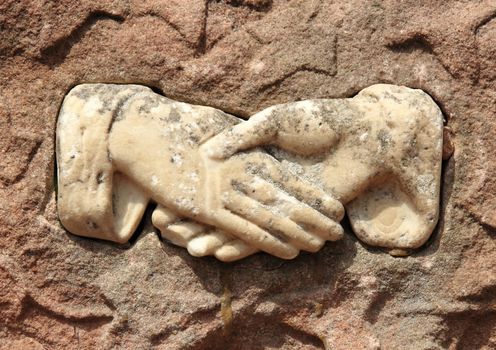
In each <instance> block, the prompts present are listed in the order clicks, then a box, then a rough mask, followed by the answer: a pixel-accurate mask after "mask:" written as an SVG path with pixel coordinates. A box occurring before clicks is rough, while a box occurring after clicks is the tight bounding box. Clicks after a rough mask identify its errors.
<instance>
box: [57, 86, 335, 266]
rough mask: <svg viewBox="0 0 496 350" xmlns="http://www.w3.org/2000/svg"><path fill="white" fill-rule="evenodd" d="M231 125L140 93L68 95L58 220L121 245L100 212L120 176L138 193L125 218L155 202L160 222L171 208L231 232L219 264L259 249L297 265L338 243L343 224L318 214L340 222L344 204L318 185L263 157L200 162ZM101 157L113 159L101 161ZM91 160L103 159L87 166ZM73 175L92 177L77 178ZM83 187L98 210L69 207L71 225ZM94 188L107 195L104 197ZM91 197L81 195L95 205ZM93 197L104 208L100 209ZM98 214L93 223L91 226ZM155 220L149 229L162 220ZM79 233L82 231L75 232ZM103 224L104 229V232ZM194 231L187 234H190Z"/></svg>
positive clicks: (112, 90)
mask: <svg viewBox="0 0 496 350" xmlns="http://www.w3.org/2000/svg"><path fill="white" fill-rule="evenodd" d="M68 118H73V120H68ZM95 121H98V123H99V124H94V123H95ZM71 122H72V123H74V124H73V125H72V124H70V123H71ZM105 123H107V124H105ZM234 123H236V119H235V118H233V117H231V116H229V115H227V114H224V113H222V112H220V111H218V110H215V109H213V108H209V107H202V106H193V105H188V104H185V103H179V102H175V101H171V100H168V99H166V98H164V97H162V96H159V95H157V94H154V93H153V92H151V91H150V90H149V89H146V88H143V87H139V88H138V87H136V86H131V87H129V86H118V85H86V86H81V87H78V88H76V89H74V90H73V91H71V93H70V94H69V95H68V96H67V97H66V100H65V101H64V107H63V112H62V113H61V118H60V120H59V127H60V125H63V127H65V129H64V130H63V132H61V131H59V133H58V134H59V140H60V142H59V143H60V145H62V146H61V147H59V148H60V149H59V153H60V154H62V155H63V156H61V158H62V159H61V161H60V162H59V172H60V174H61V176H60V177H59V183H60V184H61V189H62V190H61V191H60V192H59V194H60V195H59V198H64V201H63V203H64V205H60V206H59V213H60V214H61V215H60V217H61V219H62V220H63V223H64V224H65V225H66V227H67V226H68V225H67V223H68V222H69V221H71V220H72V224H71V225H70V227H71V228H73V229H72V231H73V232H74V233H76V234H81V235H85V236H91V237H98V238H105V239H110V240H116V241H119V242H122V241H125V240H126V238H128V237H129V234H130V232H131V231H130V230H129V229H128V230H126V232H125V233H124V234H117V233H113V232H112V230H113V228H115V227H116V225H115V224H112V220H115V218H113V217H112V214H111V211H112V205H111V204H110V211H109V209H106V208H108V207H109V204H108V195H109V192H108V189H109V188H112V185H111V184H112V178H113V177H115V176H116V175H118V176H119V178H124V179H126V180H124V181H122V180H120V181H119V183H123V184H125V185H124V186H123V187H126V188H130V187H133V188H134V189H136V190H134V189H133V191H131V194H130V195H127V196H125V198H126V203H128V204H126V203H124V205H121V206H120V207H122V208H123V209H122V210H121V211H119V212H122V213H129V212H130V211H129V210H127V209H126V206H132V205H133V199H136V200H138V201H139V203H141V204H140V205H139V208H140V210H138V211H135V212H133V211H131V212H132V213H134V214H133V215H131V219H132V220H139V218H140V213H142V208H143V203H146V201H147V200H148V199H152V200H154V201H156V202H157V203H158V204H159V210H158V211H157V215H159V214H160V213H166V211H165V209H164V208H167V209H168V211H169V212H172V213H173V214H174V215H175V216H177V217H187V218H190V219H192V220H195V221H198V222H201V223H203V224H206V225H209V226H213V227H215V228H216V230H223V231H225V232H229V236H227V235H225V236H224V237H223V238H222V239H223V242H224V243H226V244H225V245H224V246H223V247H221V249H220V250H219V251H218V252H216V256H218V257H219V258H221V259H223V260H233V259H237V258H239V257H242V256H244V255H246V254H247V252H253V251H255V250H263V251H266V252H269V253H271V254H274V255H276V256H279V257H281V258H293V257H294V256H296V255H297V254H298V252H299V250H300V249H304V250H309V251H316V250H318V249H319V248H320V247H321V246H322V244H323V243H324V240H325V239H338V238H339V237H340V236H341V234H342V229H341V227H340V226H339V225H337V224H336V223H335V222H334V221H333V220H331V219H329V218H327V217H326V216H325V215H324V214H327V215H330V216H333V217H337V218H338V219H340V218H341V217H342V215H343V208H342V206H341V204H340V203H339V202H337V201H335V200H334V199H332V198H331V197H330V196H329V195H327V194H325V193H324V192H323V191H322V190H320V189H319V188H318V187H316V186H315V185H311V184H308V183H306V182H304V181H303V180H301V179H299V178H298V177H296V176H294V175H292V174H286V173H284V172H283V171H282V170H281V168H280V165H279V163H278V162H277V161H276V160H275V159H274V158H272V157H270V156H268V155H266V154H264V153H262V152H259V151H257V152H253V153H250V154H245V155H239V156H236V157H232V158H230V159H227V160H225V161H213V160H211V159H210V158H209V157H207V156H205V155H204V152H203V151H202V150H201V149H200V145H201V144H202V142H203V141H205V140H206V139H208V138H209V137H211V136H213V135H215V134H217V133H219V132H220V131H221V130H223V129H225V128H226V127H228V126H229V125H233V124H234ZM95 125H96V126H95ZM106 125H108V126H106ZM105 133H108V135H107V134H105ZM66 135H72V136H74V135H76V136H77V137H76V138H80V140H81V142H80V143H78V142H76V143H75V145H76V148H75V154H74V157H72V156H69V153H70V152H72V151H71V148H70V147H71V144H70V141H71V140H73V138H71V139H67V138H66ZM92 140H93V141H92ZM97 140H98V142H96V141H97ZM106 140H108V141H106ZM106 145H107V146H106ZM72 146H74V144H73V145H72ZM66 148H67V149H66ZM107 153H108V155H109V157H110V158H109V160H111V162H108V160H107V159H106V157H107ZM95 154H97V155H98V154H103V157H100V156H98V157H95ZM65 156H67V159H66V158H64V157H65ZM95 159H100V161H99V163H98V162H97V163H95V164H93V165H92V160H95ZM102 164H103V165H102ZM88 165H90V166H89V168H88ZM67 167H69V168H70V169H71V171H70V172H71V173H72V174H74V177H71V179H73V180H70V181H75V182H78V183H82V184H83V186H82V187H81V186H79V187H78V191H70V190H67V189H66V188H69V187H70V186H72V185H71V184H67V181H69V178H66V177H64V176H65V173H66V170H67ZM76 169H80V170H81V171H82V172H83V173H95V176H89V177H87V178H88V180H82V178H81V176H79V175H78V174H79V173H78V172H77V171H76ZM114 173H115V175H112V174H114ZM78 177H79V179H78ZM85 179H86V178H85ZM91 179H93V180H91ZM81 181H82V182H81ZM85 181H95V184H93V182H91V184H87V185H88V186H90V185H91V186H92V187H95V197H94V200H95V204H94V206H95V207H98V206H100V207H103V208H104V210H98V211H96V210H93V209H90V210H85V208H81V209H80V210H79V209H78V210H73V211H72V212H71V215H72V219H71V218H69V217H70V216H71V215H64V211H65V210H66V208H67V207H68V206H70V203H71V202H73V205H74V204H75V202H76V201H77V198H78V197H81V192H84V191H85V190H84V188H85V185H84V182H85ZM114 183H116V182H115V181H114ZM108 184H110V187H109V185H108ZM129 184H135V185H134V186H131V185H129ZM66 185H67V186H69V187H66ZM136 186H137V187H136ZM100 188H106V189H107V190H106V191H104V192H102V191H100V190H99V189H100ZM64 191H65V192H64ZM67 191H68V192H67ZM123 192H126V191H123ZM128 192H129V191H128ZM91 193H93V192H89V193H88V194H85V196H86V197H89V199H91V198H90V197H91V196H92V194H91ZM99 194H101V195H99ZM114 195H115V194H114ZM105 196H107V197H105ZM71 198H72V200H71ZM99 198H105V201H104V202H100V203H99V202H98V199H99ZM117 198H119V196H117ZM114 202H115V200H114ZM59 203H62V202H59ZM88 203H89V201H88ZM312 206H313V207H314V208H312ZM114 208H115V203H114ZM73 209H74V208H73ZM95 213H96V214H97V215H99V218H98V220H92V216H94V215H96V214H95ZM323 213H324V214H323ZM74 214H76V215H74ZM157 215H154V218H155V220H154V223H158V222H159V221H160V220H158V219H157ZM164 215H165V214H164ZM85 217H87V218H88V219H87V220H86V219H84V218H85ZM65 218H69V220H65ZM81 220H86V222H84V224H85V225H78V222H80V221H81ZM92 222H96V223H97V224H92ZM86 223H88V224H87V225H86ZM101 223H104V225H101ZM157 225H158V224H157ZM80 226H81V227H83V226H88V227H84V230H83V229H82V230H79V228H78V227H80ZM158 226H159V227H160V225H158ZM102 227H103V228H105V229H106V230H107V231H109V232H105V233H102V232H101V231H102ZM126 227H133V225H127V226H126ZM134 227H135V226H134ZM183 227H184V226H183ZM196 228H198V226H196ZM196 228H195V225H189V227H188V229H190V231H195V229H196ZM169 231H170V230H169ZM196 231H198V230H196ZM215 232H220V231H215ZM210 235H211V234H210ZM219 235H220V233H218V236H219ZM193 238H194V235H192V236H190V237H189V240H190V241H191V240H192V239H193ZM240 240H242V241H243V242H244V243H241V242H240ZM186 241H188V240H186ZM188 242H189V241H188ZM196 242H198V241H196ZM183 243H184V242H183ZM246 246H249V247H250V248H249V249H245V248H246Z"/></svg>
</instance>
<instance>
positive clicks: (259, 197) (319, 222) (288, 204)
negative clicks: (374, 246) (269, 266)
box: [236, 176, 343, 241]
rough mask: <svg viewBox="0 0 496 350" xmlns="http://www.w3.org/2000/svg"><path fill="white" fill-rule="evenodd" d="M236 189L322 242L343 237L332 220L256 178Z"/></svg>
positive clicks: (339, 227)
mask: <svg viewBox="0 0 496 350" xmlns="http://www.w3.org/2000/svg"><path fill="white" fill-rule="evenodd" d="M236 189H237V190H239V191H240V192H242V193H244V194H246V195H247V196H249V197H251V198H253V199H254V200H256V201H258V202H261V203H263V204H265V205H267V206H271V207H274V208H276V209H277V210H278V211H280V212H281V213H283V214H284V215H287V216H289V217H290V219H291V220H293V221H294V222H296V223H297V224H298V225H300V226H302V227H303V229H304V230H305V231H307V232H312V233H315V234H317V235H318V236H319V237H321V238H322V239H324V240H330V241H335V240H338V239H340V238H342V236H343V229H342V227H341V225H339V224H337V223H336V222H335V221H334V220H332V219H329V218H328V217H327V216H325V215H323V214H321V213H319V212H318V211H316V210H315V209H313V208H311V207H310V206H308V205H306V204H304V203H301V202H298V201H297V200H296V199H295V198H293V197H291V196H289V195H288V194H286V193H285V192H283V191H281V190H280V189H279V188H277V187H275V186H274V185H272V184H270V183H268V182H267V181H265V180H262V179H261V178H259V177H258V176H256V177H255V178H253V179H252V180H251V181H249V182H247V183H246V184H242V185H238V186H236Z"/></svg>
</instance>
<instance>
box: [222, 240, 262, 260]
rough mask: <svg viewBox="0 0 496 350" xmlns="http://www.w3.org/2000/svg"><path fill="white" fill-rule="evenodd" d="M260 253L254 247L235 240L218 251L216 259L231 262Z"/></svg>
mask: <svg viewBox="0 0 496 350" xmlns="http://www.w3.org/2000/svg"><path fill="white" fill-rule="evenodd" d="M258 251H259V250H258V249H257V248H255V247H252V246H250V245H248V244H246V243H245V242H243V241H241V240H239V239H235V240H233V241H230V242H227V243H225V244H224V245H223V246H222V247H220V248H219V249H217V251H216V252H215V257H216V258H217V259H219V260H220V261H224V262H231V261H236V260H240V259H243V258H246V257H247V256H249V255H252V254H255V253H256V252H258Z"/></svg>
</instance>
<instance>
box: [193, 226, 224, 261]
mask: <svg viewBox="0 0 496 350" xmlns="http://www.w3.org/2000/svg"><path fill="white" fill-rule="evenodd" d="M232 239H233V238H232V237H231V236H228V235H226V234H225V233H223V232H220V231H213V232H208V233H206V234H204V235H200V236H198V237H195V238H193V239H192V240H191V241H189V242H188V245H187V248H188V252H189V253H190V254H191V255H193V256H206V255H214V254H215V252H216V251H217V249H219V248H220V247H221V246H222V245H223V244H224V243H226V242H228V241H231V240H232Z"/></svg>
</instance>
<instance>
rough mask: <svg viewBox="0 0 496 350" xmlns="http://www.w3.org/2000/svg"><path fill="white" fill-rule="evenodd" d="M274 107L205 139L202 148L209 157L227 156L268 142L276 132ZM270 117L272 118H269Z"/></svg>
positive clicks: (220, 157)
mask: <svg viewBox="0 0 496 350" xmlns="http://www.w3.org/2000/svg"><path fill="white" fill-rule="evenodd" d="M273 109H274V107H270V108H267V109H264V110H263V111H260V112H258V113H256V114H254V115H253V116H252V117H251V118H250V119H249V120H247V121H243V122H241V123H239V124H237V125H235V126H233V127H232V128H230V129H229V130H227V131H224V132H221V133H220V134H218V135H216V136H214V137H213V138H211V139H210V140H209V141H207V142H206V143H205V144H204V146H203V147H202V148H203V149H205V150H206V152H207V155H208V156H209V157H211V158H215V159H222V158H227V157H229V156H231V155H233V154H234V153H236V152H238V151H240V150H244V149H248V148H251V147H255V146H259V145H263V144H266V143H268V142H270V141H271V140H272V139H273V138H274V136H275V135H276V134H277V126H276V118H273V117H272V112H273ZM271 117H272V118H271Z"/></svg>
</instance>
